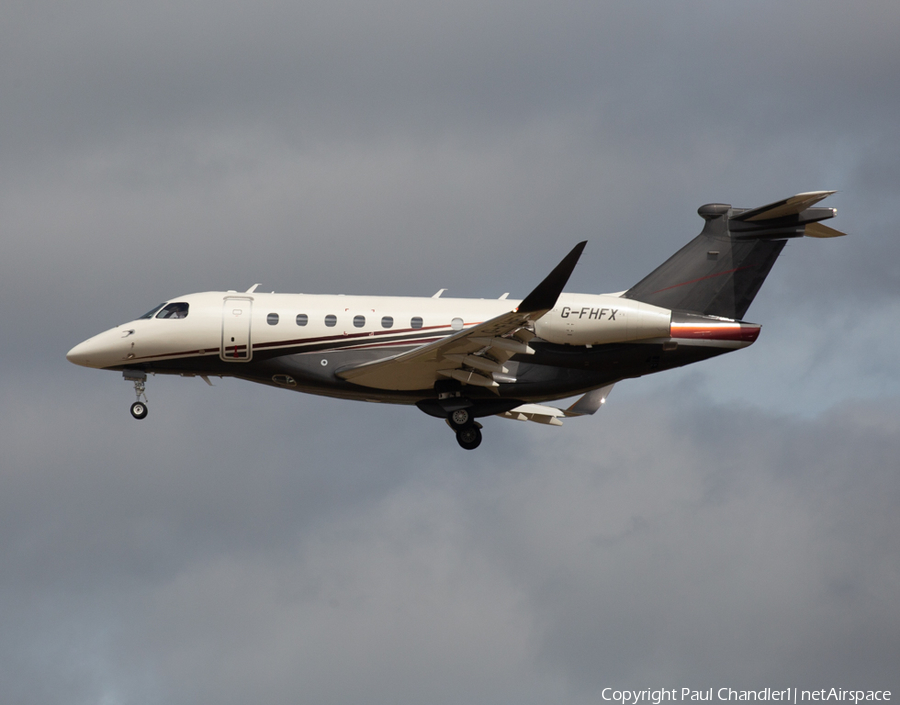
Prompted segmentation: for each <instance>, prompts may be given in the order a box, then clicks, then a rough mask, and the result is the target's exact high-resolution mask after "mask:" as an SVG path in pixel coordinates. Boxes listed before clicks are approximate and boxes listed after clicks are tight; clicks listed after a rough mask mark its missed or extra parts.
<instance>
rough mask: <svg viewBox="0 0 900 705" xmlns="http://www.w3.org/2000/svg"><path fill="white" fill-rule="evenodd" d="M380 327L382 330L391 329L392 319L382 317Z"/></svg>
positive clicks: (392, 325) (390, 317)
mask: <svg viewBox="0 0 900 705" xmlns="http://www.w3.org/2000/svg"><path fill="white" fill-rule="evenodd" d="M381 327H382V328H393V327H394V318H393V317H392V316H383V317H382V319H381Z"/></svg>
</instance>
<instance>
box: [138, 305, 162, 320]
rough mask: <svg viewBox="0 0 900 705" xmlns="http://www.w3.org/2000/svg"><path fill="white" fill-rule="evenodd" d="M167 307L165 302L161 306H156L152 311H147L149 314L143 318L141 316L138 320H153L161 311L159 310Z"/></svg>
mask: <svg viewBox="0 0 900 705" xmlns="http://www.w3.org/2000/svg"><path fill="white" fill-rule="evenodd" d="M165 305H166V303H165V301H164V302H163V303H161V304H160V305H159V306H155V307H153V308H152V309H150V310H149V311H147V313H145V314H144V315H143V316H141V317H140V318H138V319H137V320H141V318H153V316H154V315H155V314H156V312H157V311H159V309H161V308H162V307H163V306H165Z"/></svg>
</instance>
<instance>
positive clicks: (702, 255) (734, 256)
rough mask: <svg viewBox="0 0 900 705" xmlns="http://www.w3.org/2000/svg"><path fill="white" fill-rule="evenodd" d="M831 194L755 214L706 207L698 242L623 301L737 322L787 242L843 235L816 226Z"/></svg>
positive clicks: (828, 214) (828, 213) (827, 211)
mask: <svg viewBox="0 0 900 705" xmlns="http://www.w3.org/2000/svg"><path fill="white" fill-rule="evenodd" d="M833 193H834V191H812V192H810V193H801V194H798V195H796V196H792V197H791V198H787V199H785V200H783V201H778V202H776V203H771V204H769V205H767V206H762V207H760V208H753V209H741V208H732V207H731V206H730V205H727V204H722V203H708V204H706V205H705V206H700V208H699V210H698V211H697V212H698V213H699V214H700V216H701V217H702V218H703V219H704V220H705V221H706V224H705V226H704V227H703V232H701V233H700V234H699V235H698V236H697V237H696V238H694V239H693V240H691V242H689V243H688V244H687V245H685V246H684V247H682V248H681V249H680V250H679V251H678V252H676V253H675V254H674V255H672V257H670V258H669V259H668V260H666V261H665V262H664V263H663V264H662V265H660V266H659V267H657V268H656V269H655V270H654V271H653V272H651V273H650V274H649V275H647V276H646V277H644V278H643V279H642V280H641V281H639V282H638V283H637V284H635V285H634V286H633V287H631V289H629V290H628V291H626V292H625V293H624V294H623V296H624V297H625V298H629V299H635V300H637V301H643V302H644V303H648V304H653V305H654V306H661V307H663V308H669V309H676V310H680V311H690V312H693V313H701V314H704V315H707V316H722V317H723V318H735V319H741V318H743V317H744V314H745V313H746V312H747V309H748V308H749V307H750V304H751V302H752V301H753V298H754V297H755V296H756V294H757V292H758V291H759V288H760V287H761V286H762V283H763V281H765V278H766V276H768V274H769V271H770V270H771V269H772V265H773V264H775V260H776V259H778V255H779V254H781V250H782V249H783V248H784V245H785V243H786V242H787V240H788V239H789V238H795V237H802V236H804V235H807V236H810V237H835V236H839V235H844V233H842V232H840V231H838V230H834V229H832V228H829V227H828V226H826V225H822V224H821V223H820V222H819V221H822V220H827V219H828V218H833V217H834V216H835V215H836V214H837V210H836V209H834V208H813V207H812V205H813V204H815V203H818V202H819V201H821V200H822V199H823V198H825V197H827V196H830V195H831V194H833Z"/></svg>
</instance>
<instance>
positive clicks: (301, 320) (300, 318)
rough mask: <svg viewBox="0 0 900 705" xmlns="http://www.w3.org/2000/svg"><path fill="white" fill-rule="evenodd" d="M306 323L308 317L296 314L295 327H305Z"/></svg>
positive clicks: (303, 314)
mask: <svg viewBox="0 0 900 705" xmlns="http://www.w3.org/2000/svg"><path fill="white" fill-rule="evenodd" d="M307 323H309V316H307V315H306V314H305V313H298V314H297V325H298V326H305V325H306V324H307Z"/></svg>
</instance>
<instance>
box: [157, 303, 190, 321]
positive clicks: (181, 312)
mask: <svg viewBox="0 0 900 705" xmlns="http://www.w3.org/2000/svg"><path fill="white" fill-rule="evenodd" d="M189 306H190V305H189V304H187V303H185V302H184V301H179V302H178V303H174V304H169V305H168V306H166V307H165V308H164V309H163V310H162V311H160V312H159V313H157V314H156V317H157V318H187V315H188V308H189Z"/></svg>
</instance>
